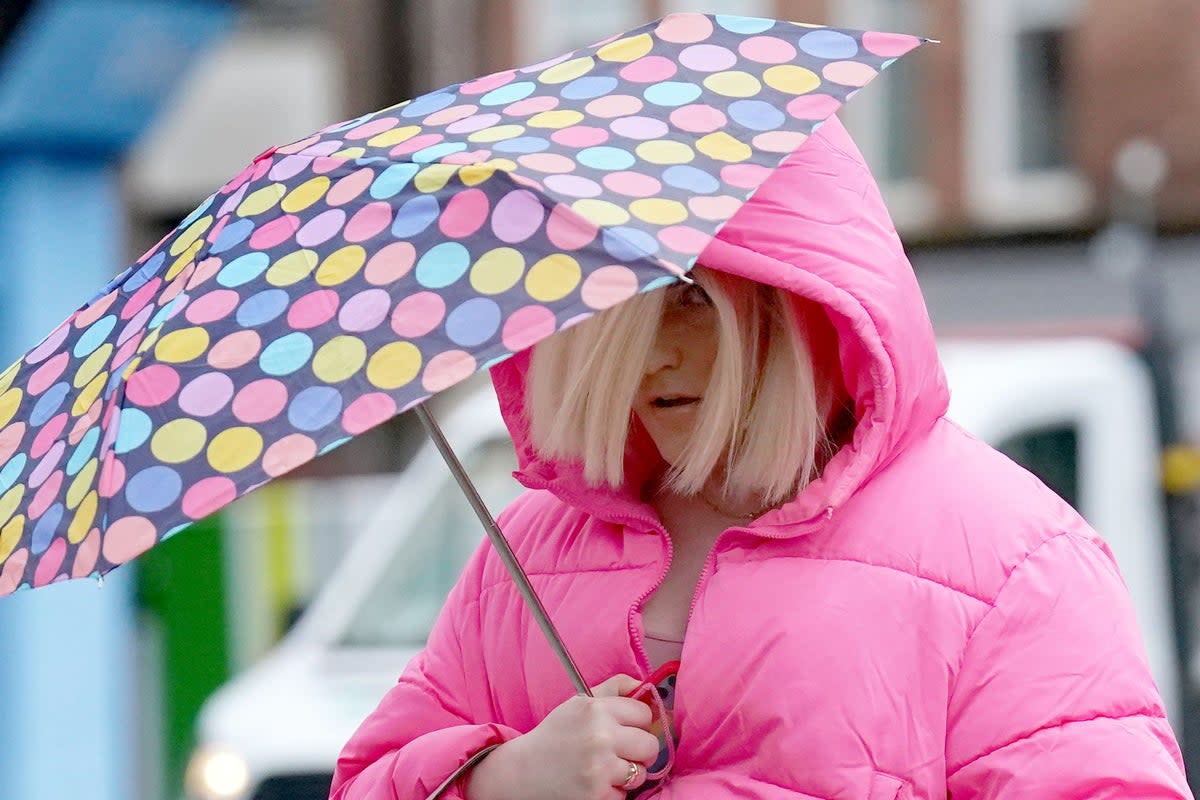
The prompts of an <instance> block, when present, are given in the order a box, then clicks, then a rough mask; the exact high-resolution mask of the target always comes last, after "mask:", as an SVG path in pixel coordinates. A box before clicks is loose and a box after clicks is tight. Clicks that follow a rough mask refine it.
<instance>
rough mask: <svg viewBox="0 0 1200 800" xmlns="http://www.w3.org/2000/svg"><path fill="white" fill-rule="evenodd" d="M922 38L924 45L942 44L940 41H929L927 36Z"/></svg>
mask: <svg viewBox="0 0 1200 800" xmlns="http://www.w3.org/2000/svg"><path fill="white" fill-rule="evenodd" d="M922 38H923V39H924V40H925V44H941V43H942V40H941V39H930V38H929V37H928V36H924V37H922Z"/></svg>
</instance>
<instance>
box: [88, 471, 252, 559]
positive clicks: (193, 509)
mask: <svg viewBox="0 0 1200 800" xmlns="http://www.w3.org/2000/svg"><path fill="white" fill-rule="evenodd" d="M236 497H237V485H236V484H235V483H234V482H233V481H232V480H230V479H229V478H226V477H225V476H223V475H217V476H213V477H211V478H203V479H201V480H199V481H196V483H194V484H192V485H191V487H190V488H189V489H188V490H187V491H186V492H185V493H184V495H183V501H182V503H180V506H181V508H182V510H183V513H184V515H185V516H187V517H188V518H189V519H203V518H204V517H207V516H208V515H209V514H211V513H213V512H214V511H216V510H218V509H220V508H224V507H225V506H227V505H229V504H230V503H232V502H233V501H234V499H235V498H236ZM105 547H106V548H107V544H106V545H105ZM104 555H105V558H108V552H107V550H106V551H105V554H104Z"/></svg>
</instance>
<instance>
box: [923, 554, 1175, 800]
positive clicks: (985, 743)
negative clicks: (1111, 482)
mask: <svg viewBox="0 0 1200 800" xmlns="http://www.w3.org/2000/svg"><path fill="white" fill-rule="evenodd" d="M946 762H947V781H948V788H949V790H950V797H951V798H953V800H1017V799H1018V798H1021V799H1024V798H1032V797H1036V798H1038V799H1039V800H1083V799H1084V798H1087V800H1103V799H1105V798H1112V799H1114V800H1115V798H1130V797H1137V798H1139V800H1168V798H1169V800H1180V798H1191V797H1192V794H1191V792H1190V790H1189V789H1188V785H1187V782H1186V780H1185V778H1184V772H1183V765H1182V760H1181V757H1180V753H1179V747H1178V745H1177V744H1176V742H1175V737H1174V735H1173V733H1172V732H1171V728H1170V726H1169V725H1168V723H1167V720H1166V716H1165V713H1164V709H1163V704H1162V700H1161V698H1160V697H1159V693H1158V688H1157V687H1156V686H1155V684H1154V680H1153V678H1152V677H1151V675H1150V670H1149V667H1148V666H1147V661H1146V657H1145V654H1144V652H1143V647H1142V643H1141V637H1140V634H1139V630H1138V626H1137V622H1136V620H1135V618H1134V614H1133V609H1132V604H1131V603H1130V600H1129V596H1128V591H1127V589H1126V588H1125V584H1124V582H1123V581H1122V579H1121V577H1120V575H1119V573H1118V571H1117V567H1116V564H1115V562H1114V561H1113V559H1112V557H1111V554H1110V553H1109V552H1108V550H1107V548H1106V547H1105V546H1104V544H1103V543H1102V542H1100V541H1099V540H1098V539H1095V538H1091V537H1089V536H1086V535H1084V534H1081V533H1076V532H1066V533H1061V534H1059V535H1057V536H1054V537H1052V538H1050V539H1048V540H1047V541H1046V542H1044V543H1043V544H1042V545H1040V546H1039V547H1038V548H1037V549H1035V550H1034V551H1033V552H1032V553H1031V554H1030V555H1029V556H1027V557H1026V558H1025V559H1024V561H1022V562H1021V563H1020V564H1019V565H1018V566H1017V567H1016V568H1015V569H1014V570H1013V571H1012V572H1011V573H1010V575H1009V576H1008V579H1007V581H1006V582H1005V584H1004V586H1003V588H1002V589H1001V591H1000V593H999V594H998V595H997V597H996V600H995V604H994V606H993V607H992V608H991V609H990V610H989V611H988V612H987V613H986V614H985V616H984V617H983V618H982V620H981V621H980V622H979V624H978V625H977V626H976V628H975V630H974V631H973V633H972V634H971V638H970V640H969V642H968V644H967V647H966V650H965V653H964V657H963V662H962V666H961V670H960V672H959V674H958V677H957V680H956V682H955V685H954V688H953V690H952V693H951V697H950V704H949V720H948V728H947V742H946Z"/></svg>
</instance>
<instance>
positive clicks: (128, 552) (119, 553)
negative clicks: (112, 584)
mask: <svg viewBox="0 0 1200 800" xmlns="http://www.w3.org/2000/svg"><path fill="white" fill-rule="evenodd" d="M198 485H199V484H197V486H198ZM194 488H195V487H193V489H194ZM157 541H158V531H157V530H156V529H155V527H154V523H153V522H151V521H150V520H148V519H146V518H145V517H121V518H120V519H118V520H117V521H115V522H113V523H112V524H111V525H109V526H108V529H107V530H106V531H105V532H104V545H103V552H104V559H105V560H106V561H108V563H110V564H124V563H125V562H127V561H132V560H133V559H134V558H137V557H138V556H140V555H141V554H142V553H144V552H146V551H147V550H149V549H150V548H151V547H153V546H154V544H155V543H156V542H157Z"/></svg>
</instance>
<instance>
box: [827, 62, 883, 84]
mask: <svg viewBox="0 0 1200 800" xmlns="http://www.w3.org/2000/svg"><path fill="white" fill-rule="evenodd" d="M821 74H822V75H823V76H824V77H825V80H828V81H833V82H834V83H840V84H842V85H843V86H866V85H867V84H868V83H870V82H871V79H872V78H874V77H875V76H876V75H878V74H879V73H878V72H877V71H876V70H875V68H874V67H872V66H871V65H869V64H861V63H859V62H857V61H834V62H833V63H832V64H826V65H825V68H824V69H822V70H821Z"/></svg>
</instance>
